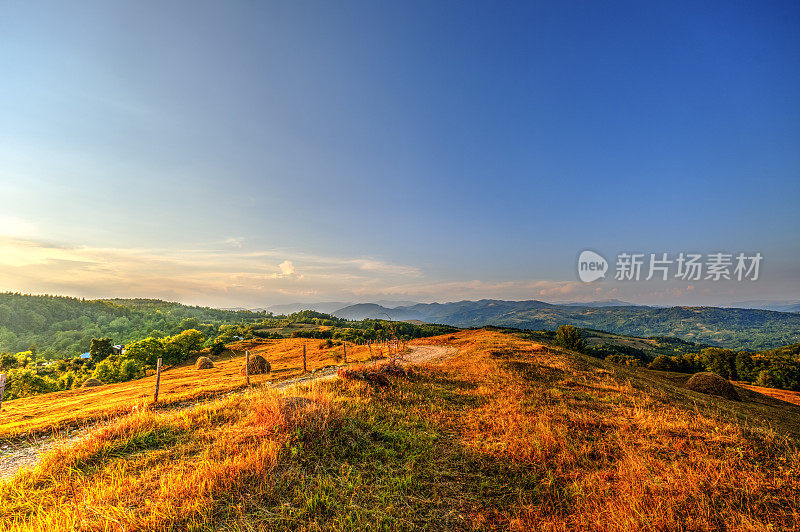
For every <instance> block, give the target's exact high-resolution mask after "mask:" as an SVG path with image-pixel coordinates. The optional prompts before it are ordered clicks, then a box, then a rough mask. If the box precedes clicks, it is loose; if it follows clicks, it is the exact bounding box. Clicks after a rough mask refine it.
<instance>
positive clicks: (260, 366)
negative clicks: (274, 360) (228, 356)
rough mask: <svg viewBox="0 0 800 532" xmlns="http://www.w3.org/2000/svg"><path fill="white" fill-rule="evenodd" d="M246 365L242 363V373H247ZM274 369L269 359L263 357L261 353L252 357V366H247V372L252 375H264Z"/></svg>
mask: <svg viewBox="0 0 800 532" xmlns="http://www.w3.org/2000/svg"><path fill="white" fill-rule="evenodd" d="M245 367H246V364H242V370H241V374H242V375H244V374H245ZM270 371H272V366H270V364H269V362H267V359H266V358H264V357H262V356H261V355H253V356H251V357H250V366H249V367H247V373H249V374H250V375H262V374H264V373H269V372H270Z"/></svg>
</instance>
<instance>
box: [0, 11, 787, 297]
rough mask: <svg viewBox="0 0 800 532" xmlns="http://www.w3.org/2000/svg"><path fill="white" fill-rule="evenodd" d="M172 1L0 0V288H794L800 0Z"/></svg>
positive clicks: (478, 292) (138, 292)
mask: <svg viewBox="0 0 800 532" xmlns="http://www.w3.org/2000/svg"><path fill="white" fill-rule="evenodd" d="M168 4H169V5H165V3H163V2H107V1H104V2H78V3H73V4H67V3H63V2H53V3H40V2H29V1H26V2H3V3H2V4H0V71H2V72H3V75H2V80H0V289H6V290H18V291H24V292H50V293H66V294H70V295H78V296H86V297H113V296H140V297H146V296H152V297H164V298H167V299H173V300H180V301H184V302H189V303H198V304H210V305H219V306H238V305H241V306H264V305H269V304H274V303H281V302H288V301H298V300H305V301H317V300H369V299H387V298H389V299H391V298H396V299H414V300H420V301H433V300H439V301H444V300H455V299H476V298H482V297H498V298H505V299H528V298H535V299H544V300H548V301H556V300H559V301H560V300H589V299H604V298H607V297H616V298H620V299H628V300H632V301H636V302H642V303H659V304H725V303H729V302H732V301H741V300H747V299H792V298H797V299H800V266H798V258H800V238H798V236H800V235H798V227H800V214H798V212H799V211H798V209H797V203H798V199H800V98H799V97H798V95H800V32H798V31H797V28H798V27H800V5H798V4H797V3H796V2H739V3H736V4H732V3H727V2H719V3H714V2H706V3H702V5H699V4H700V3H697V2H685V3H679V2H670V3H664V4H661V5H654V4H653V3H649V2H647V3H643V2H618V3H614V2H604V3H588V2H587V3H571V2H548V3H536V2H532V3H528V4H522V3H513V4H512V3H509V4H506V5H497V4H496V3H490V2H485V3H469V2H467V3H464V2H437V3H433V2H417V3H414V2H396V3H394V4H389V3H388V2H283V3H268V2H224V3H223V2H216V3H212V2H207V3H204V2H184V3H182V2H172V3H168ZM587 248H588V249H594V250H597V251H600V252H601V253H602V254H603V255H604V256H606V257H607V258H608V259H609V260H610V261H613V257H614V256H615V255H616V254H618V253H620V252H625V251H629V252H642V253H651V252H652V253H662V252H668V253H671V254H676V253H678V252H681V251H685V252H690V251H692V252H700V253H712V252H716V251H727V252H732V253H735V252H739V251H743V252H747V253H753V252H756V251H758V252H760V253H761V254H762V255H763V256H764V260H763V264H762V271H761V276H760V278H759V280H758V281H757V282H749V283H744V282H728V283H711V282H708V283H704V282H700V283H694V284H691V285H690V284H688V283H686V282H678V281H676V280H673V281H667V282H655V281H653V282H638V283H636V282H629V283H621V282H613V280H611V279H606V280H604V281H599V282H597V283H593V284H591V285H584V284H582V283H580V282H579V281H578V279H577V275H576V264H575V262H576V258H577V255H578V253H579V252H580V251H582V250H583V249H587ZM690 286H691V288H690Z"/></svg>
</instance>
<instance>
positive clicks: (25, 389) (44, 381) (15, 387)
mask: <svg viewBox="0 0 800 532" xmlns="http://www.w3.org/2000/svg"><path fill="white" fill-rule="evenodd" d="M56 388H57V385H56V383H55V382H54V381H53V380H52V379H49V378H47V377H43V376H41V375H38V374H37V373H36V372H35V371H34V370H32V369H28V368H21V369H14V370H11V371H10V372H9V373H8V382H7V383H6V393H7V394H8V397H9V398H10V399H14V398H17V397H27V396H29V395H36V394H40V393H47V392H52V391H54V390H56Z"/></svg>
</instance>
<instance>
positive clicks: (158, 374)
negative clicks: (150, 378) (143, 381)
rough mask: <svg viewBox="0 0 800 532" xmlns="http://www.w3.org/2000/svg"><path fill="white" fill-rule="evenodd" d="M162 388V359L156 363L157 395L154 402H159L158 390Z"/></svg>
mask: <svg viewBox="0 0 800 532" xmlns="http://www.w3.org/2000/svg"><path fill="white" fill-rule="evenodd" d="M160 386H161V359H160V358H159V359H158V362H157V363H156V394H155V396H154V397H153V402H154V403H157V402H158V388H159V387H160Z"/></svg>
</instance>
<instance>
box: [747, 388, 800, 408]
mask: <svg viewBox="0 0 800 532" xmlns="http://www.w3.org/2000/svg"><path fill="white" fill-rule="evenodd" d="M734 384H735V385H736V386H739V387H741V388H747V389H748V390H752V391H754V392H758V393H760V394H763V395H767V396H769V397H774V398H775V399H779V400H781V401H785V402H787V403H792V404H795V405H798V406H800V392H793V391H791V390H780V389H778V388H765V387H764V386H754V385H752V384H750V383H747V382H734Z"/></svg>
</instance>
